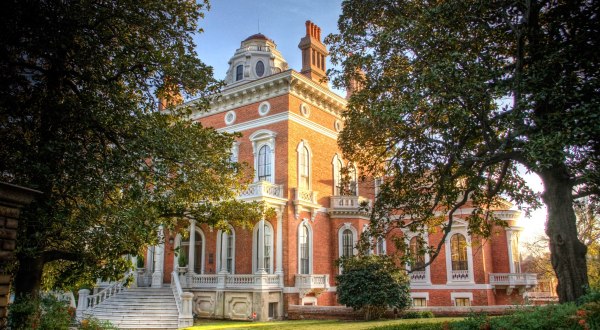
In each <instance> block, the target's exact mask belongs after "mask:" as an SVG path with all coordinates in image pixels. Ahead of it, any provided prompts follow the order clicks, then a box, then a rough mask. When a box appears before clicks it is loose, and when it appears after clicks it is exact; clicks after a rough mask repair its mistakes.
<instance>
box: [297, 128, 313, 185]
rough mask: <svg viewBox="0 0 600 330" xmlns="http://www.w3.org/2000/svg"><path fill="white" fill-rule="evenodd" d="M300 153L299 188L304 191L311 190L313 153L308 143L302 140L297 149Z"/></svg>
mask: <svg viewBox="0 0 600 330" xmlns="http://www.w3.org/2000/svg"><path fill="white" fill-rule="evenodd" d="M296 151H297V152H298V187H299V188H300V189H304V190H310V189H311V181H310V172H311V168H310V167H311V166H310V165H311V152H310V149H309V146H308V143H307V142H306V141H304V140H302V141H301V142H300V143H299V144H298V148H297V149H296Z"/></svg>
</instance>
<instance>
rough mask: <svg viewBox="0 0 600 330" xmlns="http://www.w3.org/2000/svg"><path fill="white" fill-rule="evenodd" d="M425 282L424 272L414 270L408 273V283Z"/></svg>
mask: <svg viewBox="0 0 600 330" xmlns="http://www.w3.org/2000/svg"><path fill="white" fill-rule="evenodd" d="M426 280H427V278H426V276H425V271H424V270H416V271H412V272H411V273H410V281H411V282H413V283H420V282H425V281H426Z"/></svg>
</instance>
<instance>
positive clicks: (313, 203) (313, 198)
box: [294, 188, 321, 220]
mask: <svg viewBox="0 0 600 330" xmlns="http://www.w3.org/2000/svg"><path fill="white" fill-rule="evenodd" d="M320 208H321V205H319V204H318V203H317V192H316V191H312V190H306V189H300V188H295V189H294V209H295V215H296V219H298V217H299V216H300V211H302V210H306V211H309V212H310V214H311V219H312V220H314V219H315V217H316V215H317V210H318V209H320Z"/></svg>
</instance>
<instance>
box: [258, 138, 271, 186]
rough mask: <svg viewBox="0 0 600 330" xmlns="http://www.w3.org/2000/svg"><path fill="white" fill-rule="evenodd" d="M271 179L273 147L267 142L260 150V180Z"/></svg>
mask: <svg viewBox="0 0 600 330" xmlns="http://www.w3.org/2000/svg"><path fill="white" fill-rule="evenodd" d="M271 179H272V178H271V148H270V147H269V146H268V145H266V144H265V145H263V146H262V147H260V150H259V151H258V181H269V182H270V181H271Z"/></svg>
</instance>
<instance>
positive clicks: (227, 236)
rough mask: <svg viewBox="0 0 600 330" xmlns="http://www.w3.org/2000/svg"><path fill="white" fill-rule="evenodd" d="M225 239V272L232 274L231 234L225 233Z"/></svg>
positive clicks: (232, 242)
mask: <svg viewBox="0 0 600 330" xmlns="http://www.w3.org/2000/svg"><path fill="white" fill-rule="evenodd" d="M225 235H226V239H227V272H229V273H230V274H231V273H233V244H234V241H233V233H229V234H227V233H225Z"/></svg>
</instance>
